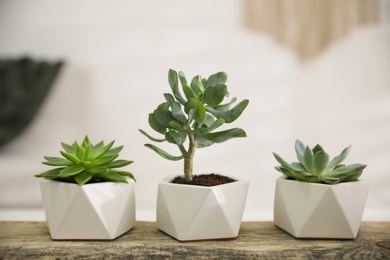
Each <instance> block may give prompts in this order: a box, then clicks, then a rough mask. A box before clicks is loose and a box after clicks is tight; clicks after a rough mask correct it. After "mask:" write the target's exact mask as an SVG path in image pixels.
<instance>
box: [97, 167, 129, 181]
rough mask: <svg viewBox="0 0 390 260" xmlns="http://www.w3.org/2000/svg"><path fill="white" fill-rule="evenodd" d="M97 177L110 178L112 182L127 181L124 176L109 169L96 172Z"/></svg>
mask: <svg viewBox="0 0 390 260" xmlns="http://www.w3.org/2000/svg"><path fill="white" fill-rule="evenodd" d="M97 176H98V177H99V178H102V179H106V180H110V181H113V182H122V183H128V182H127V180H126V178H125V177H123V176H122V175H120V174H119V173H117V172H116V171H114V170H110V171H108V172H107V173H104V174H97Z"/></svg>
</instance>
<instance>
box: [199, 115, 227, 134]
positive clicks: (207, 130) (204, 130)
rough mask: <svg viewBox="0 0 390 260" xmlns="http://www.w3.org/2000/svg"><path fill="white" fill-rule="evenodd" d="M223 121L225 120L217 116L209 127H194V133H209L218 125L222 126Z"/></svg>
mask: <svg viewBox="0 0 390 260" xmlns="http://www.w3.org/2000/svg"><path fill="white" fill-rule="evenodd" d="M224 123H225V120H223V119H222V118H219V119H217V120H215V121H214V122H213V123H212V124H211V125H210V126H209V127H202V128H198V129H195V130H194V134H197V135H203V134H207V133H210V132H211V131H214V130H215V129H217V128H218V127H220V126H222V125H223V124H224Z"/></svg>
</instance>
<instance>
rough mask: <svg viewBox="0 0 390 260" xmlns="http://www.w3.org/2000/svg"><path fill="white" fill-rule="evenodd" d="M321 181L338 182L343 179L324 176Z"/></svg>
mask: <svg viewBox="0 0 390 260" xmlns="http://www.w3.org/2000/svg"><path fill="white" fill-rule="evenodd" d="M321 181H322V182H323V183H326V184H336V183H339V182H340V181H341V180H340V179H339V178H334V177H323V178H322V179H321Z"/></svg>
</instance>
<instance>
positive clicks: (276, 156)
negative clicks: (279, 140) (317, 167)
mask: <svg viewBox="0 0 390 260" xmlns="http://www.w3.org/2000/svg"><path fill="white" fill-rule="evenodd" d="M273 155H274V157H275V159H276V160H277V161H278V163H280V164H281V165H282V166H283V167H284V168H287V169H288V170H291V171H301V169H300V168H299V167H296V166H294V165H291V164H289V163H288V162H286V161H285V160H284V159H283V158H282V157H280V156H279V154H277V153H273Z"/></svg>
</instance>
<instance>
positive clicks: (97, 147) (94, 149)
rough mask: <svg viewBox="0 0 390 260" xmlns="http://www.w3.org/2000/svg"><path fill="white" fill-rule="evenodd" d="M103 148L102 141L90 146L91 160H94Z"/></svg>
mask: <svg viewBox="0 0 390 260" xmlns="http://www.w3.org/2000/svg"><path fill="white" fill-rule="evenodd" d="M103 148H104V142H103V141H100V142H99V143H97V144H96V145H93V146H92V155H91V156H92V158H95V157H96V156H97V155H98V154H99V153H100V152H101V151H102V149H103Z"/></svg>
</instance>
